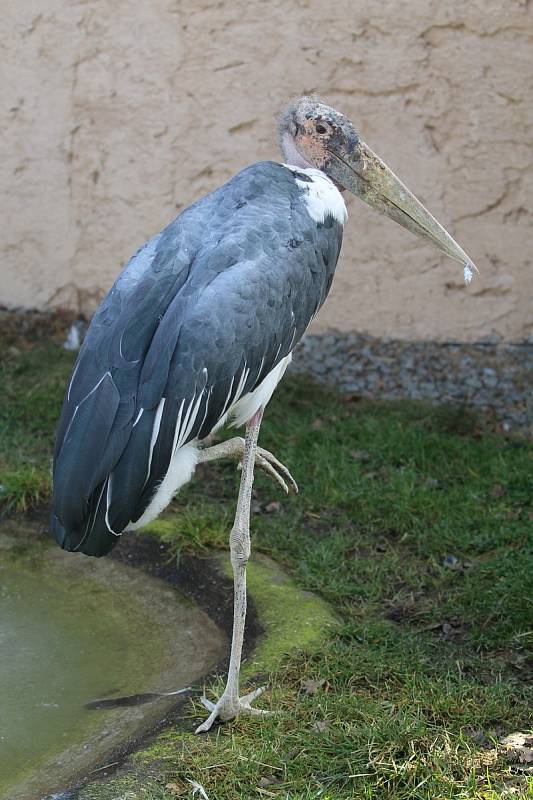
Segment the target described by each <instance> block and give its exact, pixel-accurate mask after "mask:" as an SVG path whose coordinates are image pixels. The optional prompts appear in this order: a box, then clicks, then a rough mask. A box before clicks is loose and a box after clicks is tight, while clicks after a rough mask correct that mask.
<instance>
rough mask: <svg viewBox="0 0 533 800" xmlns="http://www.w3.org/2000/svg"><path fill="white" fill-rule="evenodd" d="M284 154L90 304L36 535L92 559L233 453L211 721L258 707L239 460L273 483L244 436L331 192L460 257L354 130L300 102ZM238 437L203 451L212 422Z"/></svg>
mask: <svg viewBox="0 0 533 800" xmlns="http://www.w3.org/2000/svg"><path fill="white" fill-rule="evenodd" d="M279 141H280V147H281V150H282V153H283V157H284V162H285V163H283V164H278V163H275V162H273V161H263V162H259V163H257V164H253V165H252V166H249V167H247V168H245V169H244V170H242V172H239V173H238V174H237V175H235V176H234V177H233V178H231V180H229V181H228V182H227V183H225V184H224V185H223V186H221V187H220V188H219V189H216V190H215V191H214V192H212V193H211V194H208V195H207V196H206V197H204V198H202V199H201V200H199V201H198V202H196V203H194V204H193V205H191V206H190V207H189V208H187V209H186V210H185V211H183V212H182V213H181V214H180V215H179V216H178V217H177V218H176V219H175V220H174V221H173V222H171V223H170V224H169V225H168V226H167V227H166V228H165V229H164V230H163V231H162V232H161V233H158V234H157V235H156V236H154V237H153V238H152V239H150V240H149V241H148V242H146V244H144V245H143V247H141V249H140V250H139V251H138V252H137V253H136V254H135V255H134V256H133V258H132V259H131V261H130V262H129V263H128V264H127V266H126V267H125V268H124V270H123V271H122V272H121V274H120V275H119V277H118V279H117V281H116V283H115V284H114V286H113V287H112V289H111V290H110V292H109V294H108V295H107V297H106V298H105V299H104V300H103V302H102V303H101V305H100V307H99V308H98V310H97V311H96V313H95V315H94V317H93V319H92V322H91V325H90V327H89V330H88V332H87V335H86V337H85V341H84V342H83V345H82V347H81V350H80V352H79V355H78V359H77V362H76V365H75V367H74V371H73V374H72V378H71V380H70V384H69V386H68V390H67V392H66V396H65V399H64V403H63V408H62V411H61V417H60V421H59V426H58V431H57V439H56V446H55V454H54V494H53V511H52V517H51V530H52V532H53V535H54V536H55V538H56V539H57V541H58V543H59V544H60V545H61V547H63V548H65V549H66V550H71V551H78V552H82V553H86V554H87V555H92V556H103V555H105V554H106V553H108V552H109V551H110V550H111V548H112V547H114V545H115V544H116V543H117V541H118V539H119V537H120V536H121V535H122V533H123V532H124V531H128V530H135V529H137V528H141V527H142V526H143V525H146V524H147V523H149V522H150V521H151V520H153V519H154V518H155V517H156V516H157V515H158V514H159V513H160V512H161V511H162V510H163V509H164V508H165V506H166V505H167V504H168V503H169V501H170V500H171V498H172V496H173V495H174V494H175V492H176V491H177V490H178V489H179V488H180V486H182V485H183V484H185V483H186V482H187V481H189V480H190V479H191V477H192V475H193V472H194V470H195V467H196V465H197V464H198V463H200V462H204V461H212V460H214V459H218V458H225V457H231V458H236V459H238V460H241V459H242V475H241V482H240V490H239V497H238V502H237V510H236V515H235V522H234V525H233V528H232V530H231V534H230V551H231V563H232V566H233V574H234V621H233V639H232V646H231V656H230V664H229V672H228V679H227V684H226V688H225V689H224V692H223V694H222V696H221V697H220V699H219V700H218V702H217V703H211V702H209V701H208V700H206V699H205V698H204V700H203V702H204V705H205V706H206V707H207V708H208V709H209V711H210V712H211V713H210V716H209V718H208V719H207V720H206V721H205V722H204V723H203V724H202V725H200V726H199V728H198V731H206V730H208V729H209V728H210V727H211V725H212V723H213V721H214V720H215V719H216V718H217V717H218V718H220V719H221V720H228V719H232V718H233V717H235V716H236V715H237V714H239V713H247V714H262V713H266V712H263V711H259V710H258V709H255V708H252V706H251V702H252V700H254V699H255V698H256V697H258V695H259V694H260V693H261V692H262V689H257V690H256V691H255V692H252V693H251V694H248V695H246V696H244V697H239V670H240V660H241V651H242V643H243V630H244V620H245V614H246V564H247V561H248V558H249V555H250V533H249V522H250V497H251V491H252V481H253V473H254V466H257V467H260V468H261V469H263V470H265V471H266V472H267V473H269V474H270V475H271V476H272V477H273V478H274V479H275V480H276V481H277V482H278V483H279V484H281V486H282V487H283V489H284V490H285V491H288V489H289V487H290V488H292V489H293V490H294V491H297V486H296V483H295V481H294V480H293V478H292V476H291V474H290V472H289V470H288V469H287V468H286V467H284V466H283V464H281V463H280V462H279V461H278V460H277V459H276V458H275V457H274V456H273V455H272V454H271V453H269V452H267V451H266V450H263V449H262V448H260V447H258V445H257V438H258V434H259V427H260V424H261V418H262V415H263V411H264V408H265V406H266V404H267V403H268V401H269V400H270V397H271V395H272V393H273V391H274V389H275V387H276V384H277V383H278V381H279V380H280V378H281V377H282V376H283V373H284V372H285V370H286V368H287V365H288V364H289V362H290V360H291V353H292V350H293V349H294V347H295V346H296V344H297V343H298V342H299V341H300V339H301V338H302V336H303V334H304V332H305V330H306V328H307V326H308V325H309V323H310V322H311V320H312V319H313V317H314V316H315V314H316V313H317V311H318V310H319V308H320V306H321V305H322V303H323V302H324V300H325V299H326V296H327V294H328V291H329V288H330V286H331V282H332V279H333V274H334V272H335V266H336V264H337V259H338V256H339V251H340V248H341V241H342V232H343V226H344V223H345V222H346V207H345V204H344V200H343V197H342V192H343V191H344V190H345V189H347V190H349V191H351V192H353V193H354V194H356V195H358V196H359V197H361V198H362V199H363V200H364V201H365V202H366V203H369V204H370V205H371V206H373V207H374V208H376V209H377V210H378V211H381V212H382V213H384V214H386V215H387V216H388V217H391V218H392V219H393V220H395V221H396V222H399V223H400V225H403V226H404V227H405V228H408V229H409V230H410V231H412V232H413V233H415V234H417V235H419V236H421V237H423V238H425V239H427V240H429V241H430V242H432V243H433V244H434V245H436V246H437V247H438V248H439V249H440V250H441V251H442V252H444V253H446V255H448V256H450V257H451V258H452V259H455V260H456V261H458V262H460V263H462V264H463V265H464V275H465V279H466V280H467V281H469V280H470V278H471V277H472V271H471V267H473V264H472V262H471V261H470V259H469V258H468V256H467V255H466V254H465V253H464V252H463V250H462V249H461V248H460V247H459V245H458V244H457V243H456V242H455V241H454V240H453V239H452V237H451V236H450V235H449V234H448V233H447V232H446V231H445V230H444V228H442V227H441V225H439V223H438V222H437V221H436V220H435V219H434V218H433V217H432V216H431V214H430V213H429V212H428V211H427V210H426V209H425V208H424V206H422V205H421V203H419V202H418V200H417V199H416V198H415V197H414V196H413V195H412V194H411V192H410V191H409V190H408V189H407V188H406V187H405V186H404V185H403V183H401V181H400V180H399V179H398V178H397V177H396V176H395V175H394V174H393V173H392V172H391V170H390V169H389V168H388V167H387V166H386V165H385V164H384V163H383V162H382V161H381V160H380V159H379V158H378V156H376V155H375V153H373V152H372V150H370V148H369V147H368V146H367V145H366V144H365V143H364V142H363V141H362V140H361V138H360V136H359V135H358V133H357V132H356V130H355V128H354V126H353V125H352V123H351V122H350V121H349V120H348V119H347V118H346V117H345V116H343V115H342V114H341V113H339V112H338V111H335V110H334V109H333V108H330V107H329V106H327V105H324V104H323V103H321V102H320V101H318V100H317V99H315V98H312V97H301V98H300V99H299V100H297V101H296V102H294V103H292V104H291V105H290V106H289V107H288V108H287V110H286V111H285V113H284V114H283V115H282V117H281V120H280V123H279ZM228 421H231V422H232V424H233V425H236V426H240V425H244V424H246V438H245V439H242V438H240V437H235V438H233V439H231V440H229V441H226V442H224V443H222V444H216V445H213V446H209V437H210V436H211V434H213V433H214V432H215V431H216V430H217V429H218V428H220V427H221V426H222V425H223V424H224V423H226V422H228Z"/></svg>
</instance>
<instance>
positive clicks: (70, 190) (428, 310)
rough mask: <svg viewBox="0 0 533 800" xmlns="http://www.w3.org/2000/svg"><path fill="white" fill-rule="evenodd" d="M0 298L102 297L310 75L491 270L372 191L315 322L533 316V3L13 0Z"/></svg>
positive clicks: (419, 330)
mask: <svg viewBox="0 0 533 800" xmlns="http://www.w3.org/2000/svg"><path fill="white" fill-rule="evenodd" d="M2 10H3V13H2V16H1V18H0V41H1V43H2V52H3V58H2V66H1V69H2V76H1V84H0V85H1V87H2V92H1V97H2V120H1V122H0V132H1V141H2V158H1V159H0V174H1V181H2V187H3V190H4V191H3V192H2V196H1V200H0V203H1V211H0V213H1V218H2V220H3V225H2V234H1V241H0V246H1V248H2V260H1V266H0V271H1V272H0V275H1V278H2V281H1V291H0V303H3V304H5V305H7V306H14V307H16V306H22V307H38V308H54V307H69V308H75V309H79V310H80V311H83V312H85V313H90V311H92V310H93V309H94V307H95V304H96V302H97V301H98V299H99V298H100V297H101V296H102V294H103V293H104V292H105V290H107V289H108V288H109V287H110V285H111V283H112V282H113V280H114V278H115V276H116V274H117V272H118V270H119V268H120V266H121V265H122V264H124V263H125V262H126V261H127V260H128V258H129V256H130V255H131V254H132V253H133V252H134V251H135V250H136V249H137V247H138V246H139V245H140V244H142V242H143V241H144V240H145V239H146V238H147V237H148V236H150V235H151V234H153V233H155V232H156V231H158V230H160V229H161V228H162V227H163V226H164V225H165V224H166V223H167V222H168V221H169V220H170V219H171V218H172V217H173V216H175V214H176V213H178V212H179V211H180V210H181V209H183V208H184V207H185V206H186V205H187V204H189V203H190V202H191V201H193V200H195V199H196V198H198V197H199V196H201V195H202V194H204V193H205V192H208V191H210V190H211V189H213V188H215V187H216V186H218V185H219V184H220V183H221V182H223V181H225V180H226V179H227V178H229V177H230V176H231V175H232V174H233V173H234V172H236V171H237V170H239V169H240V168H242V167H243V166H245V165H246V164H248V163H251V162H253V161H256V160H260V159H268V158H273V159H279V155H278V152H277V145H276V128H275V115H276V113H277V112H278V111H279V110H280V109H281V108H282V107H283V105H284V104H285V103H286V101H287V99H289V98H291V97H293V96H295V95H298V94H301V93H307V92H310V91H317V92H319V93H320V94H321V95H322V96H323V97H324V98H325V99H326V100H327V101H328V102H330V103H331V104H332V105H335V106H336V107H338V108H339V109H340V110H342V111H344V112H345V113H346V114H347V115H348V116H350V117H351V118H352V120H353V121H354V123H355V124H356V126H357V127H358V129H359V131H360V132H361V134H362V135H363V137H364V138H365V139H366V140H367V142H368V143H369V144H370V146H371V147H372V148H373V149H375V150H376V151H377V152H378V153H379V155H381V157H382V158H383V159H384V160H385V161H386V162H387V163H388V164H389V166H391V168H392V169H393V170H394V171H395V172H396V173H397V174H398V175H400V176H401V177H402V178H403V180H404V181H405V182H406V183H407V185H408V186H409V187H410V188H411V189H412V191H414V192H415V194H417V195H418V196H419V198H420V199H421V200H422V201H423V202H424V203H425V204H427V206H428V207H429V209H430V210H431V211H432V212H433V213H434V214H435V215H436V216H437V217H438V219H439V220H440V221H441V222H442V223H443V224H444V225H445V226H446V227H448V228H449V230H450V231H451V232H452V233H453V235H455V236H456V238H457V239H458V241H459V242H460V243H461V244H462V246H463V247H464V248H465V250H466V251H467V252H468V253H469V255H470V256H471V257H472V258H473V260H474V261H475V263H476V264H477V265H478V267H479V269H480V272H481V275H480V277H479V278H477V279H476V280H475V281H474V282H473V283H472V284H471V286H470V287H468V288H467V287H465V286H464V284H463V281H462V271H461V268H460V266H458V265H457V264H454V263H453V262H451V261H448V260H446V259H445V258H441V257H440V256H439V254H438V253H436V252H434V251H433V250H432V249H431V248H430V247H429V246H426V245H424V244H423V243H421V242H420V241H419V240H417V239H414V238H413V237H412V236H411V235H410V234H409V233H407V232H406V231H404V230H402V229H401V228H399V227H398V226H396V225H395V224H394V223H392V222H391V221H389V220H386V219H384V218H383V217H380V216H378V215H376V214H375V212H373V211H372V210H370V209H369V208H367V207H365V206H364V205H363V204H362V203H360V202H359V201H358V200H357V199H355V198H351V199H349V201H348V210H349V217H350V218H349V221H348V225H347V229H346V234H345V242H344V247H343V253H342V256H341V262H340V265H339V268H338V271H337V275H336V278H335V282H334V287H333V289H332V292H331V295H330V298H329V300H328V302H327V304H326V305H325V307H324V308H323V309H322V311H321V313H320V315H319V316H318V317H317V319H316V320H315V322H314V323H313V325H314V330H315V331H316V330H320V329H325V328H327V327H330V326H335V327H337V328H341V329H344V330H349V329H357V330H361V331H368V332H370V333H372V334H373V335H385V336H395V337H401V338H432V339H463V340H473V339H479V338H482V337H484V336H487V335H489V334H491V333H492V332H497V333H499V334H501V335H502V336H504V337H506V338H509V339H520V338H523V337H525V336H528V335H531V332H532V321H533V312H532V302H531V300H532V294H533V292H532V285H533V279H532V272H531V251H532V247H531V234H530V228H531V221H532V219H531V216H532V211H533V203H532V194H533V164H532V162H533V153H532V149H531V139H532V132H533V131H532V129H533V3H531V2H528V1H526V0H524V2H522V1H521V0H503V2H501V0H500V1H499V2H496V0H472V1H471V2H469V3H464V2H459V0H450V2H442V0H439V1H438V2H436V1H435V0H430V2H422V1H421V0H414V2H409V3H405V2H400V0H384V1H383V2H381V3H375V2H373V1H372V0H359V1H358V2H357V3H354V2H352V0H337V2H336V3H335V4H333V5H331V4H327V3H324V2H322V0H295V2H293V3H287V2H286V0H272V1H271V2H268V3H267V2H263V1H262V0H247V2H243V0H236V2H229V0H221V1H220V2H214V0H150V2H149V3H139V4H134V5H132V4H131V3H129V2H125V0H113V2H111V0H40V2H37V0H27V2H25V3H18V2H14V0H8V2H6V3H4V5H3V9H2Z"/></svg>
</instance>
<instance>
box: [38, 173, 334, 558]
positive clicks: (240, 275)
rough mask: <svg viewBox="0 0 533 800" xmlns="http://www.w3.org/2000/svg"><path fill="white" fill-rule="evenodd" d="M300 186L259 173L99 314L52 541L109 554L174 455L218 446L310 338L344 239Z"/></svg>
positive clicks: (59, 470) (138, 264) (243, 176)
mask: <svg viewBox="0 0 533 800" xmlns="http://www.w3.org/2000/svg"><path fill="white" fill-rule="evenodd" d="M301 194H302V190H301V189H299V188H298V187H297V185H296V184H295V181H294V179H293V178H292V175H291V173H290V172H289V171H288V170H286V169H285V168H284V167H282V166H280V165H278V164H274V163H271V162H265V163H260V164H256V165H253V166H252V167H249V168H248V169H246V170H243V172H241V173H239V174H238V175H236V176H235V178H233V179H232V180H231V181H229V182H228V183H227V184H226V185H225V186H223V187H221V188H220V189H219V190H217V191H216V192H214V193H213V194H211V195H208V196H207V197H205V198H204V199H203V200H201V201H199V202H198V203H196V204H195V205H193V206H191V207H190V208H189V209H187V210H186V211H185V212H183V213H182V214H181V215H180V216H179V217H178V218H177V219H176V220H175V221H174V222H173V223H171V225H169V226H168V228H166V229H165V230H164V231H163V233H162V234H159V235H158V236H157V237H154V239H152V240H150V242H148V243H147V244H146V245H145V246H144V248H142V249H141V250H140V251H139V253H137V255H136V256H134V258H133V259H132V260H131V262H130V263H129V264H128V265H127V267H126V268H125V269H124V271H123V273H122V274H121V276H120V277H119V279H118V280H117V282H116V284H115V285H114V287H113V288H112V289H111V291H110V293H109V295H108V296H107V297H106V298H105V300H104V301H103V303H102V305H101V306H100V308H99V309H98V311H97V313H96V314H95V317H94V318H93V321H92V323H91V326H90V329H89V331H88V334H87V337H86V339H85V342H84V344H83V347H82V349H81V351H80V354H79V358H78V361H77V363H76V366H75V369H74V373H73V377H72V380H71V383H70V386H69V390H68V392H67V395H66V397H65V402H64V405H63V410H62V414H61V418H60V423H59V428H58V433H57V441H56V452H55V459H54V510H53V514H52V531H53V533H54V535H55V536H56V538H57V540H58V541H59V543H60V544H61V545H62V546H63V547H65V548H67V549H79V550H81V551H82V552H86V553H88V554H91V555H103V554H105V553H106V552H108V551H109V550H110V549H111V548H112V547H113V545H114V544H115V543H116V541H117V535H118V534H120V533H121V532H122V530H124V528H125V527H126V526H127V525H128V524H129V522H131V521H135V520H137V519H139V518H140V517H141V516H142V513H143V512H144V510H145V509H146V507H147V506H148V504H149V503H150V500H151V499H152V497H153V494H154V491H155V490H156V488H157V486H158V485H159V483H160V482H161V481H162V480H163V478H164V477H165V475H166V472H167V470H168V466H169V464H170V460H171V458H172V454H173V452H174V450H175V449H176V448H177V447H180V446H182V445H184V444H186V443H187V442H189V441H191V440H193V439H202V438H205V436H207V435H208V434H209V433H210V431H211V430H212V429H213V427H214V426H215V425H216V423H217V422H218V421H219V420H220V419H221V418H222V417H223V416H224V413H225V412H226V411H227V409H228V408H229V407H230V406H231V404H232V403H233V402H234V401H235V400H236V399H237V395H238V396H241V397H242V396H243V395H244V394H246V393H247V392H249V391H252V390H253V389H254V388H255V387H257V386H258V385H259V384H260V383H261V381H262V380H263V379H264V378H265V377H266V375H268V373H269V372H270V371H271V370H272V369H273V368H274V366H275V365H276V364H277V363H278V362H279V361H280V360H281V359H282V358H284V357H285V356H286V355H287V354H288V353H289V352H290V351H291V350H292V348H293V347H294V345H295V344H296V342H297V341H298V340H299V339H300V338H301V336H302V334H303V332H304V331H305V329H306V327H307V325H308V324H309V321H310V319H311V318H312V317H313V315H314V314H315V313H316V311H317V310H318V308H319V306H320V305H321V304H322V302H323V301H324V299H325V297H326V295H327V292H328V290H329V286H330V284H331V280H332V277H333V272H334V269H335V265H336V262H337V258H338V253H339V249H340V244H341V238H342V229H341V226H340V225H338V224H337V223H336V222H334V221H333V220H332V219H330V218H327V219H326V220H325V222H324V223H323V224H322V225H317V224H316V223H315V222H313V220H311V218H310V217H309V215H308V214H307V211H306V210H305V205H304V204H303V202H302V198H301Z"/></svg>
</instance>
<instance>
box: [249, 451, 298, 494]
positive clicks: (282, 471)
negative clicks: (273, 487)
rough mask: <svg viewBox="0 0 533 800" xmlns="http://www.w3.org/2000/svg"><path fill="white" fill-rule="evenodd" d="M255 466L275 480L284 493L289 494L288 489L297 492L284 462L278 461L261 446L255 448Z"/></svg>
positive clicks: (294, 482)
mask: <svg viewBox="0 0 533 800" xmlns="http://www.w3.org/2000/svg"><path fill="white" fill-rule="evenodd" d="M255 466H256V467H258V468H259V469H262V470H263V472H266V474H267V475H270V477H271V478H273V479H274V480H275V481H277V482H278V483H279V485H280V486H281V488H282V489H283V491H284V492H285V493H286V494H289V490H291V491H293V492H294V494H298V484H297V483H296V481H295V480H294V478H293V477H292V475H291V473H290V472H289V470H288V469H287V467H286V466H285V464H282V463H281V461H278V459H277V458H276V456H274V455H272V453H270V452H269V451H268V450H265V449H264V448H263V447H257V448H256V451H255Z"/></svg>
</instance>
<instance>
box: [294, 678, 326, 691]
mask: <svg viewBox="0 0 533 800" xmlns="http://www.w3.org/2000/svg"><path fill="white" fill-rule="evenodd" d="M301 687H302V690H303V691H304V692H305V693H306V694H309V695H313V694H316V693H317V692H318V690H319V689H323V690H324V691H325V692H328V691H329V690H330V689H331V685H330V684H329V683H328V681H327V680H326V679H325V678H319V679H318V680H316V681H315V680H312V679H309V680H307V681H302V683H301Z"/></svg>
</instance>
